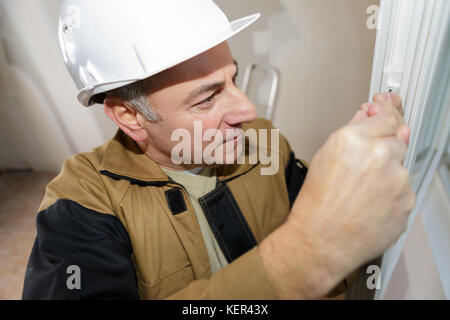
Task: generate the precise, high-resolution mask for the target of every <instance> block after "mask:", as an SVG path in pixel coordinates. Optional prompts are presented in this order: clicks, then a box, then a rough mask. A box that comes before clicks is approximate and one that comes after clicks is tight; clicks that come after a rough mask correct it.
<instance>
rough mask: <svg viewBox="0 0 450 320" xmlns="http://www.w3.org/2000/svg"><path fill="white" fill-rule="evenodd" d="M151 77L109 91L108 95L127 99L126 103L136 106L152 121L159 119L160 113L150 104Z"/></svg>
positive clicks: (135, 107) (137, 109)
mask: <svg viewBox="0 0 450 320" xmlns="http://www.w3.org/2000/svg"><path fill="white" fill-rule="evenodd" d="M150 83H151V79H144V80H140V81H137V82H133V83H131V84H129V85H126V86H123V87H120V88H117V89H114V90H111V91H108V93H107V95H108V96H116V97H118V98H121V99H123V100H125V104H126V105H127V106H130V107H132V108H134V109H135V110H136V111H138V112H139V113H140V114H142V116H143V117H144V118H145V119H147V120H148V121H151V122H156V121H158V120H159V119H160V118H159V115H158V114H157V113H156V111H155V110H153V108H152V107H151V105H150V101H149V99H148V92H149V90H150Z"/></svg>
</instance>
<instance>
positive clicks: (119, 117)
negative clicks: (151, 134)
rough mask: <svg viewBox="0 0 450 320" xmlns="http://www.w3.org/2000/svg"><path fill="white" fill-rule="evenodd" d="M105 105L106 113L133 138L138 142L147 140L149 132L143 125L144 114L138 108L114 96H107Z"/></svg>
mask: <svg viewBox="0 0 450 320" xmlns="http://www.w3.org/2000/svg"><path fill="white" fill-rule="evenodd" d="M103 105H104V111H105V114H106V115H107V116H108V117H109V118H110V119H111V120H112V121H114V123H115V124H117V125H118V126H119V128H120V129H121V130H122V131H123V132H125V133H126V134H127V135H128V136H129V137H130V138H131V139H133V140H134V141H136V142H138V141H145V140H147V138H148V134H147V131H146V130H145V127H144V125H143V124H144V122H143V121H142V116H141V115H140V114H139V112H137V111H136V109H134V108H133V107H131V106H130V105H128V104H127V103H126V102H125V101H124V100H123V99H121V98H118V97H114V96H108V97H106V98H105V100H104V102H103ZM139 120H140V121H139Z"/></svg>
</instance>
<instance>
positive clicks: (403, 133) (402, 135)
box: [396, 125, 411, 146]
mask: <svg viewBox="0 0 450 320" xmlns="http://www.w3.org/2000/svg"><path fill="white" fill-rule="evenodd" d="M410 135H411V129H410V128H409V127H408V126H406V125H404V126H401V127H400V128H398V130H397V133H396V136H397V138H399V139H400V140H401V141H403V142H404V143H405V145H407V146H408V145H409V137H410Z"/></svg>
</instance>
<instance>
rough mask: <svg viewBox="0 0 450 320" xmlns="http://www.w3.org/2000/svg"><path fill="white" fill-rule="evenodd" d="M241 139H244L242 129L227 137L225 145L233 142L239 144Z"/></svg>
mask: <svg viewBox="0 0 450 320" xmlns="http://www.w3.org/2000/svg"><path fill="white" fill-rule="evenodd" d="M241 138H242V129H237V130H235V131H234V132H233V133H232V134H229V135H227V137H226V138H225V139H224V141H223V143H227V142H232V141H233V142H237V141H238V140H239V139H241Z"/></svg>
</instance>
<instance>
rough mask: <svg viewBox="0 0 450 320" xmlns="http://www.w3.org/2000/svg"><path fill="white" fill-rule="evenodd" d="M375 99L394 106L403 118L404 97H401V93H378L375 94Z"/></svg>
mask: <svg viewBox="0 0 450 320" xmlns="http://www.w3.org/2000/svg"><path fill="white" fill-rule="evenodd" d="M373 101H374V102H379V103H381V104H382V105H385V106H386V107H388V108H390V107H391V106H392V107H394V109H395V110H397V112H398V113H399V115H400V116H401V117H402V118H403V116H404V112H403V107H402V98H400V96H399V95H397V94H395V93H392V92H386V93H377V94H375V95H374V96H373Z"/></svg>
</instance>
